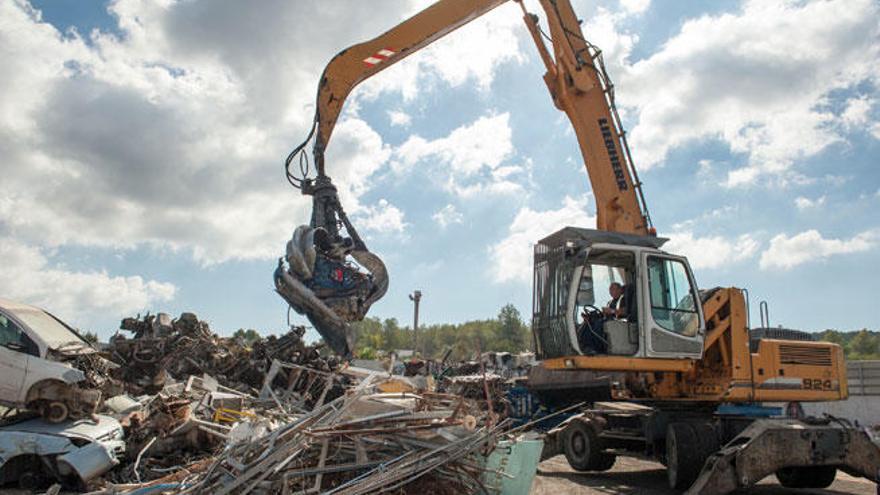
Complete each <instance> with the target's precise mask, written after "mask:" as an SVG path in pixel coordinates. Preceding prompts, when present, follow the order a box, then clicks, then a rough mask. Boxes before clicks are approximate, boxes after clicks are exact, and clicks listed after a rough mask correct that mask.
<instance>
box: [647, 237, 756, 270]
mask: <svg viewBox="0 0 880 495" xmlns="http://www.w3.org/2000/svg"><path fill="white" fill-rule="evenodd" d="M758 247H759V243H758V241H757V240H755V238H754V237H753V236H752V235H750V234H743V235H741V236H739V237H737V238H735V239H729V238H725V237H722V236H706V237H696V236H695V235H694V233H693V232H691V231H681V232H674V233H672V234H670V235H669V242H668V243H666V244H665V245H664V246H663V250H664V251H667V252H670V253H673V254H678V255H681V256H686V257H687V259H688V261H689V262H690V264H691V266H692V267H693V268H695V269H714V268H723V267H725V266H729V265H731V264H732V263H736V262H739V261H743V260H747V259H749V258H751V257H753V256H754V255H755V253H756V252H757V251H758Z"/></svg>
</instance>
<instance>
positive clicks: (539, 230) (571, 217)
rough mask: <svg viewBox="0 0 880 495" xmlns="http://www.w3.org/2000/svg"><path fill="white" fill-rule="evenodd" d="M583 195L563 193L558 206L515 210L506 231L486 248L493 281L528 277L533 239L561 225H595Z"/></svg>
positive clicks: (534, 241) (550, 232)
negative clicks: (559, 206) (554, 208)
mask: <svg viewBox="0 0 880 495" xmlns="http://www.w3.org/2000/svg"><path fill="white" fill-rule="evenodd" d="M587 203H588V200H587V197H582V198H578V199H575V198H571V197H568V196H566V197H565V199H563V201H562V207H561V208H559V209H558V210H547V211H535V210H532V209H531V208H528V207H524V208H521V209H520V210H519V212H517V214H516V217H514V219H513V222H512V223H511V224H510V228H509V229H508V235H507V237H505V238H504V239H501V240H500V241H499V242H497V243H496V244H493V245H492V246H490V247H489V249H488V256H489V260H490V265H491V270H490V274H491V277H492V279H493V281H494V282H496V283H503V282H524V283H527V282H528V281H529V280H531V277H532V275H531V274H532V248H533V246H534V245H535V243H536V242H537V241H539V240H541V239H543V238H544V237H546V236H548V235H550V234H552V233H553V232H555V231H557V230H559V229H561V228H562V227H567V226H574V227H586V228H595V227H596V217H595V216H591V215H590V214H589V213H587Z"/></svg>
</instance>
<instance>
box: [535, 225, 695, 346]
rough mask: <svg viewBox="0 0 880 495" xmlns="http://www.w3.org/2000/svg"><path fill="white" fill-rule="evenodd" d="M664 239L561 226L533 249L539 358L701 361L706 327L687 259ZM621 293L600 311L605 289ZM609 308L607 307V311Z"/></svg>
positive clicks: (536, 338) (605, 300) (604, 301)
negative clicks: (613, 288) (612, 287)
mask: <svg viewBox="0 0 880 495" xmlns="http://www.w3.org/2000/svg"><path fill="white" fill-rule="evenodd" d="M666 240H667V239H664V238H659V237H654V236H640V235H631V234H622V233H614V232H605V231H599V230H591V229H581V228H575V227H566V228H564V229H562V230H560V231H558V232H556V233H554V234H552V235H550V236H548V237H546V238H544V239H542V240H541V241H539V242H538V243H537V244H536V245H535V264H534V287H533V298H532V303H533V315H532V319H533V321H532V327H533V329H534V332H533V333H534V338H535V348H536V350H537V354H538V356H539V357H540V358H541V359H549V358H556V357H564V356H572V355H609V356H626V357H641V358H673V359H682V358H684V359H700V358H701V357H702V353H703V339H704V337H705V334H706V324H705V321H704V318H703V312H702V311H703V309H702V305H701V304H700V299H699V292H698V290H697V285H696V283H695V282H694V277H693V273H692V272H691V268H690V265H689V264H688V262H687V259H686V258H684V257H681V256H674V255H671V254H669V253H666V252H664V251H662V250H660V247H661V246H662V245H663V244H664V243H665V242H666ZM612 284H617V285H618V289H617V290H620V291H621V292H622V296H620V297H619V299H617V300H616V307H615V308H614V311H610V312H611V313H612V314H608V313H609V311H603V309H600V308H601V307H602V306H605V303H606V302H608V299H609V297H610V296H609V295H608V294H607V293H608V292H609V286H610V285H612ZM606 307H607V306H606Z"/></svg>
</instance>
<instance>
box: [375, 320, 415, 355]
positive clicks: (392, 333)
mask: <svg viewBox="0 0 880 495" xmlns="http://www.w3.org/2000/svg"><path fill="white" fill-rule="evenodd" d="M382 335H383V336H384V338H385V347H384V349H385V350H386V351H394V350H397V349H398V348H401V347H403V348H410V347H412V345H411V343H409V342H403V339H402V338H401V337H403V335H402V331H401V328H400V324H399V323H398V322H397V318H386V319H385V321H384V322H383V323H382Z"/></svg>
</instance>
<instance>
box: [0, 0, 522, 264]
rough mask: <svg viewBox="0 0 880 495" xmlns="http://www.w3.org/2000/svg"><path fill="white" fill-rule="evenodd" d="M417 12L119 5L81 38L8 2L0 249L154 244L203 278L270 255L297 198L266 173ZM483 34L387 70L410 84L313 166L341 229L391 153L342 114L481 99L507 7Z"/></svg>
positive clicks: (337, 136) (1, 57)
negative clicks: (351, 56) (339, 69)
mask: <svg viewBox="0 0 880 495" xmlns="http://www.w3.org/2000/svg"><path fill="white" fill-rule="evenodd" d="M424 6H425V5H424V2H422V1H416V0H376V1H373V2H357V1H351V2H338V3H333V4H332V5H330V4H327V3H326V2H319V1H316V0H310V1H301V2H300V1H298V2H288V1H285V0H267V2H266V4H264V5H263V8H261V9H253V8H250V7H248V6H245V5H243V4H237V3H235V2H232V3H221V4H217V3H216V2H209V1H206V0H192V1H187V2H159V3H156V2H143V1H141V0H118V1H116V2H111V3H110V4H109V7H108V8H109V9H110V11H111V12H112V14H113V16H114V17H113V18H114V19H115V20H116V21H117V22H118V28H119V30H120V31H121V32H122V35H121V36H117V35H114V34H108V33H103V32H99V31H94V32H92V33H91V34H89V35H88V36H89V39H88V40H85V39H83V38H81V37H80V36H79V35H75V34H70V33H67V34H62V33H60V32H59V31H58V30H57V29H55V28H54V27H53V26H51V25H50V24H48V23H45V22H42V20H41V18H40V15H39V12H38V11H36V10H34V9H33V8H31V7H30V6H29V5H28V4H27V3H26V2H24V1H23V0H19V1H14V2H0V46H2V47H3V50H0V66H2V67H3V68H4V76H3V77H2V78H0V154H2V156H3V157H4V159H3V161H2V163H0V174H2V176H3V180H4V188H3V192H2V193H0V235H6V236H12V237H14V238H16V239H19V240H21V241H22V242H25V243H27V244H29V245H34V246H48V247H53V246H61V245H78V246H99V247H110V248H126V249H129V248H132V249H133V248H137V247H140V246H153V247H156V248H160V249H171V250H174V251H180V252H183V253H185V254H187V255H190V256H192V257H193V258H194V259H195V260H197V261H198V262H200V263H203V264H213V263H221V262H224V261H227V260H235V259H270V258H274V257H276V256H278V254H279V253H280V251H281V250H283V245H284V242H285V240H286V238H287V237H288V236H289V235H290V230H291V229H292V228H293V227H295V225H297V224H298V223H302V222H306V221H307V220H308V214H309V203H310V200H309V198H306V197H303V196H301V195H299V194H298V193H297V192H295V191H292V190H291V189H290V188H289V186H288V185H287V184H286V183H285V182H284V180H283V175H282V171H281V166H280V162H281V160H282V159H283V158H284V156H285V155H286V154H287V152H288V151H289V149H290V147H291V146H292V145H293V144H296V141H297V138H299V137H300V136H304V135H305V133H306V130H307V128H308V125H309V124H310V123H311V118H312V115H313V112H314V94H315V87H316V85H317V84H318V79H319V76H320V74H321V70H322V68H323V67H324V65H325V64H326V63H327V62H328V61H329V60H330V59H331V58H332V56H333V55H334V54H335V53H337V52H338V51H339V50H340V49H342V48H344V47H346V46H349V45H351V44H354V43H356V42H360V41H363V40H364V39H368V38H370V37H373V36H375V35H377V34H378V33H381V32H383V31H384V30H386V29H387V28H388V27H389V24H393V23H394V22H395V21H397V20H400V19H402V18H403V17H405V16H407V15H410V14H412V13H414V12H415V10H416V9H417V8H418V7H424ZM267 11H270V12H272V15H270V16H266V15H265V12H267ZM389 12H394V13H397V17H395V16H391V17H389V14H388V13H389ZM505 12H506V13H505ZM303 18H308V19H309V20H310V21H309V22H306V23H303V22H302V19H303ZM486 19H487V20H486V21H485V22H484V21H482V20H481V21H478V22H477V24H475V25H474V27H466V28H463V29H462V30H461V31H460V32H458V33H456V34H455V36H453V37H451V38H450V39H453V38H454V39H457V40H458V41H450V42H446V41H441V42H440V43H438V44H436V46H433V47H432V48H431V49H430V50H427V51H426V52H425V54H424V55H423V54H419V55H414V56H413V57H411V61H410V62H405V63H408V64H409V67H410V68H409V69H407V68H406V67H403V70H404V72H406V71H407V70H408V71H413V72H414V74H415V78H413V79H410V80H406V81H395V78H394V77H393V75H391V74H383V75H381V76H380V78H381V79H383V80H385V81H386V84H377V85H375V86H373V87H372V88H366V89H365V90H364V91H357V92H355V94H354V95H353V98H352V99H351V100H352V101H350V103H351V104H350V105H348V111H347V113H346V114H345V115H344V116H343V118H342V119H341V121H340V123H339V125H338V126H337V128H336V132H335V133H334V135H333V140H332V142H331V143H330V146H329V148H328V150H327V153H328V156H327V170H328V173H329V174H330V175H331V176H332V177H333V178H334V182H335V183H336V185H337V187H338V188H339V190H340V196H341V199H342V201H343V204H344V205H345V206H346V209H347V210H348V211H349V213H351V214H352V215H355V214H359V213H360V209H361V208H362V206H361V205H360V204H359V199H360V196H361V195H362V194H363V193H364V192H366V191H367V190H368V189H369V188H370V187H371V182H370V181H369V180H367V179H368V178H369V176H370V175H371V174H373V173H375V172H376V171H378V170H379V169H380V168H382V167H383V166H385V165H386V163H387V159H388V158H389V156H390V152H391V150H390V148H389V147H388V146H387V145H385V144H384V143H383V142H382V138H381V137H380V136H379V135H378V134H377V133H376V132H375V131H374V130H373V129H371V128H370V126H369V125H368V124H367V123H366V122H364V121H363V120H361V119H359V118H358V117H357V114H356V112H353V111H352V110H356V107H357V101H356V100H357V99H358V98H369V97H372V96H376V95H378V94H379V93H381V92H383V91H401V92H403V93H404V94H405V95H407V94H409V95H411V96H412V95H416V94H423V93H424V91H426V90H427V89H428V88H429V87H430V86H431V84H433V82H435V81H444V82H446V83H448V84H451V85H458V84H465V83H467V82H470V81H475V82H476V83H477V84H478V85H479V86H480V87H484V88H488V87H489V86H490V85H491V83H492V81H493V79H494V74H495V72H496V71H497V69H498V67H500V66H501V65H502V64H504V63H510V62H518V61H521V60H522V56H521V55H520V53H519V39H518V36H522V34H515V33H516V32H518V31H521V30H522V29H521V26H520V25H519V23H520V22H521V21H520V20H519V16H518V15H516V6H513V5H511V6H507V7H502V8H500V9H499V12H498V13H493V14H492V15H490V16H487V17H486ZM291 26H295V27H294V28H291ZM474 46H480V47H481V49H480V50H474V49H473V47H474ZM380 78H376V79H380ZM394 118H395V119H396V121H397V122H398V123H403V121H404V120H405V119H404V118H403V117H402V116H400V115H398V116H396V117H394ZM367 213H369V212H367ZM365 214H366V213H365ZM285 226H286V227H285Z"/></svg>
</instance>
